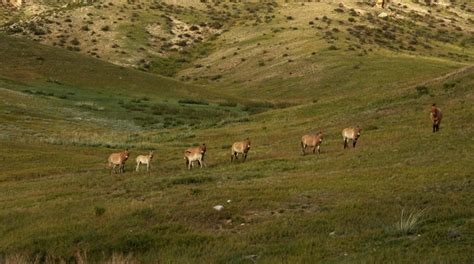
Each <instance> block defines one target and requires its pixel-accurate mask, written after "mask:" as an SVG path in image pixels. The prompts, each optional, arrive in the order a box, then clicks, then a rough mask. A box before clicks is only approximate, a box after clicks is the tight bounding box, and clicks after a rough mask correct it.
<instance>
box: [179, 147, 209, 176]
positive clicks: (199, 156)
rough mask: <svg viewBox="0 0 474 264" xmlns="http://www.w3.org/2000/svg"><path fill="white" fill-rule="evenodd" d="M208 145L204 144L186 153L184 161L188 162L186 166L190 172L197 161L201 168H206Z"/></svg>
mask: <svg viewBox="0 0 474 264" xmlns="http://www.w3.org/2000/svg"><path fill="white" fill-rule="evenodd" d="M206 150H207V148H206V144H202V145H201V146H199V147H194V148H188V149H186V151H184V159H185V160H186V166H187V167H188V169H189V170H190V169H191V168H192V167H193V166H194V165H193V162H195V161H197V162H198V164H199V166H201V168H202V166H203V165H204V166H206V164H205V163H204V155H205V154H206Z"/></svg>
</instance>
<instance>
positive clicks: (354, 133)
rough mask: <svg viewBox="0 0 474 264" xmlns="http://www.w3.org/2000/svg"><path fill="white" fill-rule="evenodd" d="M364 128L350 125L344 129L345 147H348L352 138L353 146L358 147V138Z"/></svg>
mask: <svg viewBox="0 0 474 264" xmlns="http://www.w3.org/2000/svg"><path fill="white" fill-rule="evenodd" d="M361 131H362V129H360V128H359V126H357V127H348V128H344V129H343V130H342V138H343V139H344V149H345V148H347V143H348V142H349V140H352V147H354V148H355V147H356V143H357V140H358V139H359V137H360V132H361Z"/></svg>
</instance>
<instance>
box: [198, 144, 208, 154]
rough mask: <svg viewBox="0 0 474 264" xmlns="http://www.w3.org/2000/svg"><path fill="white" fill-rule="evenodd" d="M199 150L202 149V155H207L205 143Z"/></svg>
mask: <svg viewBox="0 0 474 264" xmlns="http://www.w3.org/2000/svg"><path fill="white" fill-rule="evenodd" d="M199 148H200V149H201V154H204V153H206V150H207V148H206V144H204V143H203V144H202V146H200V147H199Z"/></svg>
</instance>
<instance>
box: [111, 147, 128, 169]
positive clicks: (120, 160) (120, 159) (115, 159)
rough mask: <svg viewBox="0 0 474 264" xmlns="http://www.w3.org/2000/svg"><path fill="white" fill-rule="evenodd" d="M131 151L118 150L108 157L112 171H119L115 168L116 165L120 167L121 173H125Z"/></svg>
mask: <svg viewBox="0 0 474 264" xmlns="http://www.w3.org/2000/svg"><path fill="white" fill-rule="evenodd" d="M129 155H130V153H129V152H128V149H126V150H124V151H122V152H117V153H112V154H110V156H109V159H108V164H109V167H110V168H112V171H111V172H110V173H112V172H114V173H117V171H116V170H115V167H116V166H118V167H119V173H124V172H125V162H126V161H127V159H128V157H129Z"/></svg>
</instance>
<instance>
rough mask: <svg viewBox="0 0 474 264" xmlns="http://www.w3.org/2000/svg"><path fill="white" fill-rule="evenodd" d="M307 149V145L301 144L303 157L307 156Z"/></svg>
mask: <svg viewBox="0 0 474 264" xmlns="http://www.w3.org/2000/svg"><path fill="white" fill-rule="evenodd" d="M305 149H306V145H305V144H304V143H303V142H301V151H302V152H303V156H304V155H306V153H305V152H304V150H305Z"/></svg>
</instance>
